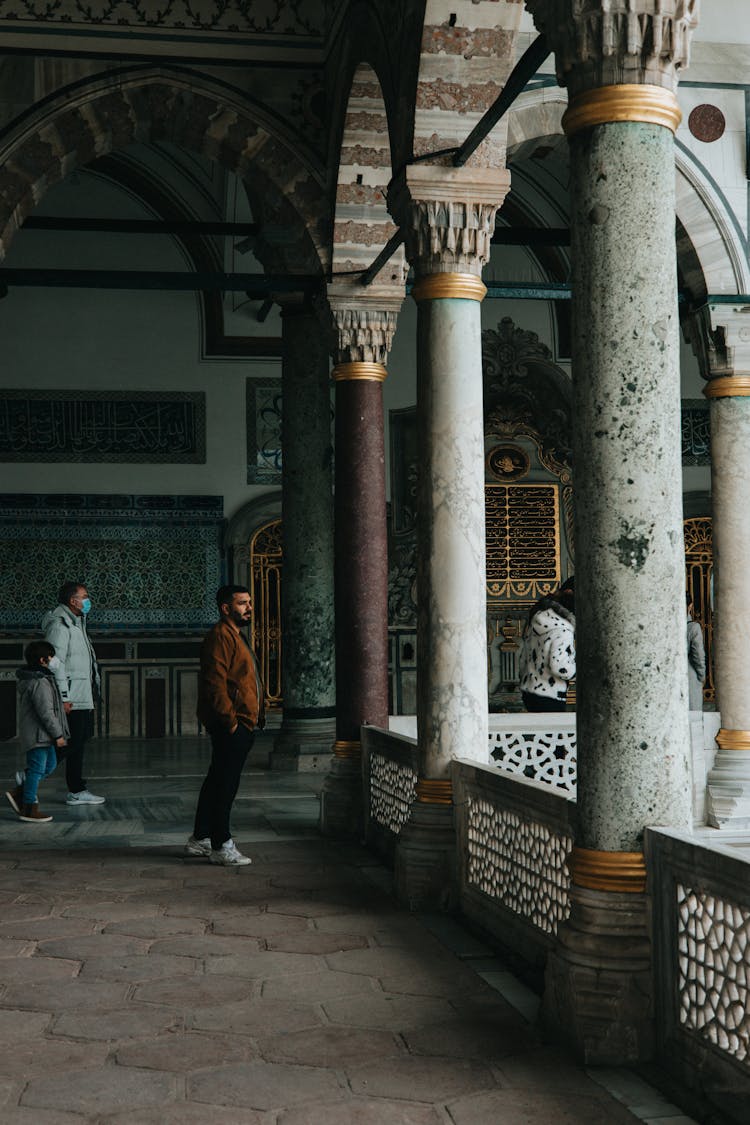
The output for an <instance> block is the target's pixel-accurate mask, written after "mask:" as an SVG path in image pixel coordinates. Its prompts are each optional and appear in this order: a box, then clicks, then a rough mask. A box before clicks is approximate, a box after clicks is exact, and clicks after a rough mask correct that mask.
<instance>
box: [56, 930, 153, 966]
mask: <svg viewBox="0 0 750 1125" xmlns="http://www.w3.org/2000/svg"><path fill="white" fill-rule="evenodd" d="M148 948H149V947H148V942H145V941H140V940H139V939H138V938H132V937H125V936H124V935H122V934H104V933H97V934H81V935H79V936H78V937H66V938H58V939H57V940H55V939H52V940H50V941H42V942H40V943H39V952H40V953H42V954H44V956H45V957H72V958H77V959H78V960H85V959H86V958H88V957H133V956H135V955H136V954H138V953H148Z"/></svg>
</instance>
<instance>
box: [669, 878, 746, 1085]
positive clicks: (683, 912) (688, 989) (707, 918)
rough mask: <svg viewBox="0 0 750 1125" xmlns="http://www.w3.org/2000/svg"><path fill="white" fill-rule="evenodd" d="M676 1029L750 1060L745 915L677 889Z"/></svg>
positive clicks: (679, 886) (741, 1059)
mask: <svg viewBox="0 0 750 1125" xmlns="http://www.w3.org/2000/svg"><path fill="white" fill-rule="evenodd" d="M677 911H678V929H677V942H678V956H679V982H678V987H679V997H680V1023H681V1024H682V1025H683V1026H684V1027H686V1028H689V1029H691V1030H693V1031H696V1032H698V1034H699V1035H701V1036H702V1037H704V1038H705V1039H707V1040H708V1041H709V1042H710V1043H713V1044H715V1045H716V1046H717V1047H719V1048H720V1049H721V1050H722V1051H726V1052H727V1054H729V1055H731V1056H732V1057H733V1058H734V1059H736V1060H737V1061H738V1062H744V1063H747V1062H748V1061H749V1060H750V960H749V956H750V955H749V953H748V950H750V911H748V910H744V909H742V908H741V907H739V906H736V905H734V904H733V903H731V902H728V901H727V900H726V899H723V898H719V897H718V896H717V895H712V894H708V893H706V892H704V891H694V890H692V889H691V888H690V887H686V886H683V884H681V883H678V884H677Z"/></svg>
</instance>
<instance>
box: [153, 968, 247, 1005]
mask: <svg viewBox="0 0 750 1125" xmlns="http://www.w3.org/2000/svg"><path fill="white" fill-rule="evenodd" d="M252 994H253V985H252V983H251V982H250V981H240V980H236V979H235V978H234V977H228V976H227V977H221V976H215V975H214V976H211V977H207V976H196V977H190V979H189V980H186V979H185V977H175V978H174V979H170V978H166V979H165V980H156V981H149V982H148V984H139V985H138V987H137V988H136V989H135V991H134V992H133V999H134V1000H139V1001H141V1002H143V1003H147V1004H168V1005H170V1006H172V1007H177V1008H180V1009H184V1010H187V1009H191V1010H192V1009H193V1008H201V1007H206V1006H214V1005H216V1004H223V1003H226V1002H228V1001H230V1000H248V999H249V998H250V997H251V996H252Z"/></svg>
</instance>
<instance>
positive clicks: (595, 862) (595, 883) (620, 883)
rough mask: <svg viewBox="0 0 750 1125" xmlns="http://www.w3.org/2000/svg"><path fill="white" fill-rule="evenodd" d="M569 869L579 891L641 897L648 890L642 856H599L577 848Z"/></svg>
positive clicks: (626, 853)
mask: <svg viewBox="0 0 750 1125" xmlns="http://www.w3.org/2000/svg"><path fill="white" fill-rule="evenodd" d="M568 869H569V871H570V877H571V879H572V881H573V883H574V884H575V885H576V886H577V887H588V888H589V890H592V891H617V892H619V893H623V892H624V893H626V894H638V893H640V892H642V891H645V889H646V861H645V859H644V858H643V852H598V851H594V850H593V849H591V848H579V847H574V848H573V851H572V852H571V853H570V855H569V856H568Z"/></svg>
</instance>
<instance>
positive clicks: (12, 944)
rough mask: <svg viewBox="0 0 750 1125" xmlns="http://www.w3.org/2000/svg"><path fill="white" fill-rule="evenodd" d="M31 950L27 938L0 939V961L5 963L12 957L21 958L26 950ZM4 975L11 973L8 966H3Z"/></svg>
mask: <svg viewBox="0 0 750 1125" xmlns="http://www.w3.org/2000/svg"><path fill="white" fill-rule="evenodd" d="M28 948H29V942H28V941H27V940H26V939H25V938H10V937H0V959H2V960H3V961H4V960H6V959H8V958H11V957H21V956H23V953H24V951H25V950H27V949H28ZM1 971H2V972H3V973H8V972H10V969H9V968H8V966H7V965H6V966H3V968H2V970H1Z"/></svg>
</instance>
